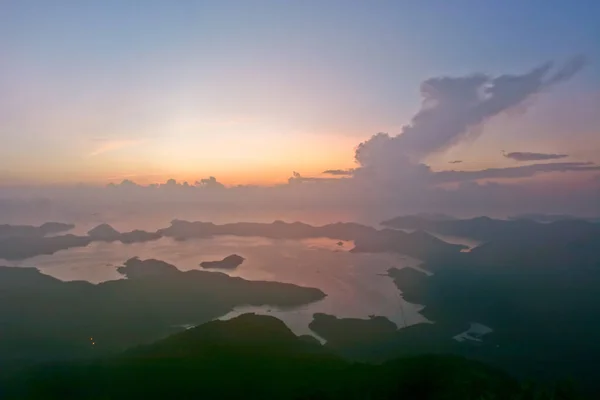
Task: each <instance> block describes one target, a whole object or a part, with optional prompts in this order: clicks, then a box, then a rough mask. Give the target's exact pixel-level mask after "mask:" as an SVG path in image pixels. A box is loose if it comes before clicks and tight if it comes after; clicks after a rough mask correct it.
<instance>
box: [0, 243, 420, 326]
mask: <svg viewBox="0 0 600 400" xmlns="http://www.w3.org/2000/svg"><path fill="white" fill-rule="evenodd" d="M351 248H352V243H351V242H339V243H338V241H337V240H331V239H324V238H322V239H319V238H317V239H307V240H276V239H266V238H255V237H235V236H221V237H217V238H210V239H193V240H187V241H184V242H177V241H174V240H172V239H170V238H162V239H160V240H157V241H153V242H147V243H136V244H122V243H120V242H115V243H101V242H93V243H91V244H90V245H89V246H87V247H84V248H73V249H68V250H63V251H60V252H58V253H56V254H54V255H50V256H38V257H35V258H31V259H28V260H25V261H17V262H15V261H11V262H9V261H0V265H14V266H31V267H37V268H39V269H40V270H41V271H43V272H44V273H46V274H48V275H52V276H54V277H57V278H59V279H62V280H88V281H90V282H102V281H106V280H113V279H121V278H122V277H121V276H120V275H119V274H118V273H117V272H116V267H117V266H119V265H122V263H123V262H124V261H125V260H127V259H128V258H130V257H134V256H139V257H140V258H142V259H146V258H156V259H159V260H164V261H166V262H168V263H171V264H174V265H176V266H177V267H178V268H179V269H181V270H190V269H200V267H199V266H198V265H199V263H200V262H202V261H206V260H218V259H222V258H224V257H225V256H228V255H230V254H233V253H235V254H239V255H241V256H242V257H244V258H246V261H244V263H243V264H242V265H241V266H240V267H238V268H237V269H236V270H234V271H224V272H226V273H228V274H229V275H231V276H239V277H242V278H245V279H251V280H269V281H278V282H289V283H294V284H297V285H302V286H310V287H317V288H319V289H321V290H323V291H324V292H325V293H326V294H327V297H326V298H325V299H323V300H321V301H319V302H316V303H313V304H309V305H306V306H303V307H300V308H296V309H293V310H278V309H275V308H273V307H258V308H257V307H240V308H238V309H236V310H234V311H233V312H231V313H229V314H227V315H226V316H224V317H223V318H230V317H232V316H234V315H238V314H240V313H243V312H248V311H252V312H260V313H264V314H271V315H274V316H276V317H278V318H280V319H282V320H283V321H285V322H286V323H287V324H288V326H289V327H290V328H291V329H292V330H293V331H294V332H296V333H297V334H307V333H311V334H312V332H310V330H309V329H308V323H309V322H310V321H311V320H312V315H313V314H314V313H316V312H323V313H328V314H334V315H336V316H338V317H358V318H367V317H368V316H369V315H372V314H375V315H383V316H386V317H388V318H389V319H390V320H392V321H393V322H395V323H396V324H397V325H398V326H399V327H402V326H404V325H406V324H414V323H417V322H420V321H423V320H424V319H423V317H422V316H421V315H420V314H418V310H419V307H418V306H415V305H412V304H409V303H406V302H404V301H403V300H402V299H401V297H400V296H399V292H398V289H397V288H396V286H395V285H394V284H393V282H392V280H391V279H390V278H389V277H387V276H386V272H387V270H388V269H389V268H391V267H396V268H399V267H403V266H409V265H411V266H414V265H416V264H418V262H417V261H416V260H413V259H410V258H408V257H401V256H397V255H392V254H355V253H350V252H348V250H349V249H351ZM192 322H193V321H190V323H192Z"/></svg>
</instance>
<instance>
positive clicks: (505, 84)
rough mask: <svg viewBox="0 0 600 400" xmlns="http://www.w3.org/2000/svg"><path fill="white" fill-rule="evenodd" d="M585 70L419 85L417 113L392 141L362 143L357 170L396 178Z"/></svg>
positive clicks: (571, 65) (549, 67) (383, 137)
mask: <svg viewBox="0 0 600 400" xmlns="http://www.w3.org/2000/svg"><path fill="white" fill-rule="evenodd" d="M584 64H585V60H584V58H583V57H576V58H574V59H572V60H571V61H569V62H568V63H566V64H565V65H564V66H563V67H561V68H558V69H557V70H556V71H554V72H553V64H552V63H546V64H543V65H540V66H538V67H536V68H534V69H532V70H531V71H529V72H526V73H524V74H520V75H500V76H496V77H494V76H490V75H487V74H474V75H469V76H465V77H437V78H431V79H427V80H426V81H424V82H423V83H422V84H421V96H422V98H423V101H422V105H421V108H420V110H419V111H418V112H417V113H416V114H415V115H414V116H413V118H412V120H411V122H410V124H408V125H406V126H405V127H404V128H402V131H401V133H400V134H399V135H397V136H391V135H389V134H387V133H378V134H376V135H374V136H373V137H371V138H370V139H369V140H367V141H365V142H363V143H361V144H360V145H359V146H358V147H357V149H356V153H355V159H356V162H357V163H358V164H359V165H360V167H361V168H367V169H373V170H375V171H376V172H377V173H383V172H387V173H391V174H395V173H397V172H398V170H399V169H406V168H409V167H410V166H411V165H416V164H417V163H418V162H419V161H421V160H422V159H423V158H424V157H426V156H428V155H430V154H432V153H435V152H439V151H443V150H446V149H448V148H449V147H451V146H453V145H455V144H457V143H459V142H460V141H463V140H465V139H468V138H472V137H475V136H477V135H478V134H479V133H481V129H477V128H480V127H481V125H482V124H483V123H485V122H486V121H487V120H489V119H490V118H492V117H494V116H497V115H499V114H502V113H503V112H506V111H508V110H510V109H512V108H514V107H517V106H522V105H523V103H524V102H525V100H527V99H529V98H531V97H532V96H533V95H535V94H538V93H540V92H542V91H543V90H545V89H548V88H550V87H551V86H553V85H555V84H557V83H559V82H562V81H565V80H567V79H569V78H571V77H572V76H573V75H575V74H576V73H577V72H578V71H579V70H580V69H581V68H582V67H583V66H584Z"/></svg>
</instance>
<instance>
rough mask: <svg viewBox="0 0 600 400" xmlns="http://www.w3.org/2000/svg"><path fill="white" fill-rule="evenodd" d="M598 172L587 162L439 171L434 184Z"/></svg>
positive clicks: (599, 168) (596, 168) (599, 167)
mask: <svg viewBox="0 0 600 400" xmlns="http://www.w3.org/2000/svg"><path fill="white" fill-rule="evenodd" d="M568 171H600V165H595V164H593V163H589V162H570V163H569V162H566V163H550V164H533V165H525V166H522V167H508V168H488V169H483V170H479V171H440V172H436V173H434V176H433V181H434V182H435V183H451V182H465V181H475V180H482V179H503V178H527V177H530V176H533V175H536V174H539V173H543V172H568Z"/></svg>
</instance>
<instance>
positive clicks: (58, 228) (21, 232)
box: [0, 222, 75, 239]
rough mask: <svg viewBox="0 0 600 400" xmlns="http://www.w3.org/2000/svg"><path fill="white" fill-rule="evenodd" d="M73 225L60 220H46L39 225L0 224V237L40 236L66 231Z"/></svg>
mask: <svg viewBox="0 0 600 400" xmlns="http://www.w3.org/2000/svg"><path fill="white" fill-rule="evenodd" d="M74 227H75V225H73V224H65V223H62V222H46V223H45V224H42V225H41V226H32V225H9V224H1V225H0V239H2V238H7V237H42V236H47V235H53V234H56V233H60V232H66V231H69V230H71V229H73V228H74Z"/></svg>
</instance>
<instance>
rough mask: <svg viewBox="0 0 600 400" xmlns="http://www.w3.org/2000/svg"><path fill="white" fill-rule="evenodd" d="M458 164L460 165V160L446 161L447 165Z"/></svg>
mask: <svg viewBox="0 0 600 400" xmlns="http://www.w3.org/2000/svg"><path fill="white" fill-rule="evenodd" d="M460 163H462V160H454V161H448V164H460Z"/></svg>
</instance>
